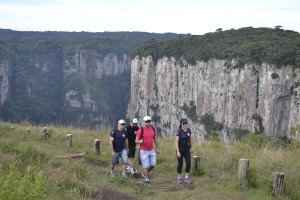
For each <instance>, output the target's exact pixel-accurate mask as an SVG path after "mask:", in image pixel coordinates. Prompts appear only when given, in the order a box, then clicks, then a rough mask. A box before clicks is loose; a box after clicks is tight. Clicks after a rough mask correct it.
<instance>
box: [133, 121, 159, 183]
mask: <svg viewBox="0 0 300 200" xmlns="http://www.w3.org/2000/svg"><path fill="white" fill-rule="evenodd" d="M143 121H144V126H142V127H141V128H140V129H139V130H138V132H137V134H136V140H135V142H136V143H137V144H140V148H141V150H140V157H141V161H142V166H143V173H142V176H143V177H144V178H145V184H146V185H149V184H151V182H150V179H149V173H150V171H151V170H152V169H153V168H154V167H155V165H156V154H155V151H154V145H153V142H154V143H155V145H156V149H157V154H159V150H160V148H159V144H158V139H157V136H156V133H155V130H154V128H153V127H152V126H151V117H150V116H145V117H144V119H143Z"/></svg>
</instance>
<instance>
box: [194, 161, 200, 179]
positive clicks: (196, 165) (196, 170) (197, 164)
mask: <svg viewBox="0 0 300 200" xmlns="http://www.w3.org/2000/svg"><path fill="white" fill-rule="evenodd" d="M193 169H194V175H200V157H198V156H193Z"/></svg>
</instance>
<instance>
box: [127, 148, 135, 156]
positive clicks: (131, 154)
mask: <svg viewBox="0 0 300 200" xmlns="http://www.w3.org/2000/svg"><path fill="white" fill-rule="evenodd" d="M134 155H135V146H129V151H128V158H134Z"/></svg>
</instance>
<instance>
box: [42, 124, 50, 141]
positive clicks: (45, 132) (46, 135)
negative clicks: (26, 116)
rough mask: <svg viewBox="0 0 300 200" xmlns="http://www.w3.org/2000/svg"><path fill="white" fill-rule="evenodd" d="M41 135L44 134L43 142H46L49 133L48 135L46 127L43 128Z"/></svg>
mask: <svg viewBox="0 0 300 200" xmlns="http://www.w3.org/2000/svg"><path fill="white" fill-rule="evenodd" d="M43 134H44V138H45V140H48V138H49V133H48V129H47V127H44V130H43Z"/></svg>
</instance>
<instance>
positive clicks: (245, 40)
mask: <svg viewBox="0 0 300 200" xmlns="http://www.w3.org/2000/svg"><path fill="white" fill-rule="evenodd" d="M136 55H140V56H148V55H151V56H152V57H153V58H154V60H157V59H159V58H162V57H164V56H167V57H171V56H173V57H175V58H176V59H177V60H181V59H182V58H183V59H186V60H187V61H188V62H189V63H190V64H195V63H196V61H204V62H205V61H208V60H209V59H213V58H216V59H222V60H227V61H228V62H227V65H228V66H232V67H243V66H244V64H246V63H251V62H254V63H258V64H260V63H262V62H266V63H269V64H274V65H276V66H278V67H280V66H283V65H293V66H295V67H300V35H299V33H298V32H294V31H289V30H283V29H279V28H276V29H271V28H252V27H246V28H241V29H238V30H234V29H232V30H227V31H217V32H215V33H207V34H205V35H199V36H196V35H194V36H192V37H189V38H182V39H176V40H172V41H167V42H148V43H147V44H145V45H143V46H141V47H139V48H137V49H136V50H135V51H134V52H133V54H132V56H136Z"/></svg>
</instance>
